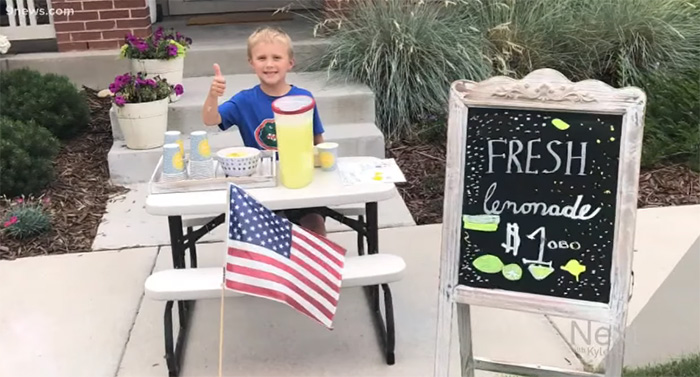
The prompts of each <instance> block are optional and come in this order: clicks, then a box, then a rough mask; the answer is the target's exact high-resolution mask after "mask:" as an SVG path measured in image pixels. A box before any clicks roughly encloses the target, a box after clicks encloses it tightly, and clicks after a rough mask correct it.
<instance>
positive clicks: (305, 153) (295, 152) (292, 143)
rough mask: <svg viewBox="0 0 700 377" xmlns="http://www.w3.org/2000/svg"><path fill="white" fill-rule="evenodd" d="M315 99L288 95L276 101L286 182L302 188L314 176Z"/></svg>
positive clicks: (281, 168)
mask: <svg viewBox="0 0 700 377" xmlns="http://www.w3.org/2000/svg"><path fill="white" fill-rule="evenodd" d="M314 105H315V102H314V99H313V98H311V97H308V96H287V97H282V98H280V99H277V100H275V101H274V102H273V103H272V111H273V112H274V114H275V130H276V131H275V132H276V134H277V153H278V154H279V173H280V179H281V181H282V185H283V186H285V187H287V188H302V187H304V186H306V185H308V184H309V183H311V180H312V179H313V175H314V135H313V119H314Z"/></svg>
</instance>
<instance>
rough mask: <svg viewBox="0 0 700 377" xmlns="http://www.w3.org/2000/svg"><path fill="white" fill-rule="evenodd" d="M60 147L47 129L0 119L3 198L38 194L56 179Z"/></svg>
mask: <svg viewBox="0 0 700 377" xmlns="http://www.w3.org/2000/svg"><path fill="white" fill-rule="evenodd" d="M59 147H60V143H59V141H58V140H57V139H56V138H55V137H54V136H53V135H52V134H51V132H49V131H48V130H47V129H45V128H43V127H41V126H39V125H37V124H35V123H33V122H31V121H30V122H27V123H25V122H20V121H16V120H12V119H9V118H6V117H0V156H2V158H0V194H1V195H7V196H10V197H13V196H20V195H23V194H24V195H31V194H38V193H39V191H41V190H42V189H43V188H45V187H46V186H47V185H48V184H49V183H50V182H51V181H52V180H53V179H54V175H55V172H54V165H53V160H54V158H55V157H56V155H57V153H58V150H59Z"/></svg>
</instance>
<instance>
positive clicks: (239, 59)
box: [0, 39, 328, 90]
mask: <svg viewBox="0 0 700 377" xmlns="http://www.w3.org/2000/svg"><path fill="white" fill-rule="evenodd" d="M327 44H328V42H327V41H325V40H313V39H309V40H300V41H298V42H295V43H294V56H295V60H296V66H295V71H303V70H305V67H307V66H308V64H309V63H310V61H311V59H312V58H313V57H315V56H318V55H319V54H320V53H321V51H322V50H323V49H324V48H325V47H326V46H327ZM246 48H247V47H246V44H245V41H244V40H239V41H234V42H231V41H228V40H227V41H223V40H222V41H219V43H217V44H205V45H201V44H199V45H194V44H193V45H192V48H191V49H190V50H189V52H188V54H187V56H186V57H185V68H184V71H183V76H184V77H197V76H207V75H209V76H210V75H212V74H213V73H212V72H213V68H212V66H213V64H214V63H219V66H220V67H221V71H222V73H224V74H228V75H232V74H244V73H250V72H251V68H250V65H249V64H248V61H247V59H248V58H247V53H246ZM22 67H28V68H31V69H36V70H38V71H39V72H43V73H56V74H59V75H65V76H67V77H68V78H69V79H70V80H71V81H72V82H73V83H75V84H76V85H77V86H78V87H81V86H83V85H85V86H87V87H89V88H92V89H96V90H101V89H105V88H107V87H108V86H109V84H110V83H111V82H112V81H114V77H115V76H117V75H121V74H123V73H126V72H128V71H129V61H128V60H126V59H121V58H119V50H117V49H115V50H90V51H80V52H42V53H31V54H19V55H13V56H7V57H3V58H1V59H0V70H10V69H17V68H22Z"/></svg>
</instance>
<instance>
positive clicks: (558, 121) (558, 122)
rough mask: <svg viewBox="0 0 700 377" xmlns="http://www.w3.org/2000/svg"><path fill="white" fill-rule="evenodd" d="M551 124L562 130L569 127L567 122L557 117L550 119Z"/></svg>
mask: <svg viewBox="0 0 700 377" xmlns="http://www.w3.org/2000/svg"><path fill="white" fill-rule="evenodd" d="M552 125H554V127H556V128H557V129H558V130H562V131H564V130H568V129H569V127H571V126H569V123H566V122H564V121H563V120H561V119H559V118H556V119H552Z"/></svg>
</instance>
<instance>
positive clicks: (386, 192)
mask: <svg viewBox="0 0 700 377" xmlns="http://www.w3.org/2000/svg"><path fill="white" fill-rule="evenodd" d="M339 160H341V161H342V160H355V161H373V160H377V158H375V157H341V158H339ZM245 190H246V191H247V192H248V194H249V195H251V196H252V197H254V198H255V199H256V200H258V201H259V202H260V203H261V204H263V205H264V206H266V207H267V208H269V209H271V210H285V209H296V208H309V207H316V208H319V207H320V208H322V209H323V210H324V212H325V214H326V215H327V216H329V217H332V218H334V219H336V220H338V221H340V222H342V223H343V224H345V225H347V226H349V227H351V228H352V229H354V230H355V231H356V232H357V234H358V236H357V247H358V250H357V251H358V256H357V257H353V256H350V257H346V268H345V273H344V275H343V282H342V286H343V288H346V287H352V286H363V287H365V292H366V293H367V297H368V299H369V304H370V306H371V309H372V311H373V312H374V320H375V325H376V328H377V331H378V332H379V340H380V342H381V343H382V346H383V347H384V352H385V357H386V362H387V363H388V364H390V365H391V364H394V343H395V334H394V315H393V304H392V298H391V291H390V289H389V285H388V284H389V283H390V282H394V281H397V280H399V279H400V278H401V277H402V275H403V272H404V270H405V263H404V262H403V259H401V258H400V257H398V256H395V255H388V254H379V248H378V238H379V237H378V231H379V229H378V213H377V203H378V202H379V201H383V200H387V199H390V198H391V197H392V196H393V195H395V194H396V190H395V185H394V184H393V183H385V182H368V183H358V184H352V185H345V184H344V183H343V181H342V179H341V177H340V174H339V172H338V171H331V172H325V171H322V170H321V169H318V168H317V169H315V171H314V178H313V181H312V182H311V183H310V184H309V185H308V186H306V187H304V188H300V189H289V188H286V187H284V186H282V185H281V184H279V183H278V184H277V186H275V187H264V188H249V189H245ZM353 204H354V205H358V204H360V205H361V204H364V210H363V211H359V212H357V211H355V212H353V211H352V210H351V211H350V212H347V211H345V212H344V211H343V209H342V206H344V205H353ZM227 208H228V203H227V190H225V189H222V190H213V191H193V192H177V193H151V194H149V195H148V197H147V199H146V211H147V212H148V213H149V214H151V215H156V216H167V217H168V224H169V228H170V240H171V249H172V259H173V269H172V270H166V271H159V272H156V273H154V274H153V275H151V276H150V277H149V278H148V279H147V281H146V284H145V287H146V295H147V296H148V297H150V298H152V299H155V300H162V301H167V302H166V306H165V317H164V318H165V350H166V355H165V356H166V361H167V366H168V371H169V375H170V376H177V375H178V374H179V371H180V366H181V360H182V350H183V348H184V343H185V341H186V337H187V332H188V328H189V320H190V315H191V312H192V310H193V308H194V301H195V300H198V299H208V298H217V297H220V295H221V289H222V288H221V268H198V267H197V254H196V242H197V240H199V239H200V238H201V237H202V236H204V235H205V234H206V233H208V232H210V231H211V230H212V229H214V228H216V227H217V226H218V225H220V224H222V223H223V222H224V221H225V212H226V211H227ZM351 215H355V216H357V219H354V218H350V217H349V216H351ZM183 216H210V217H204V218H194V219H187V220H184V221H183ZM212 216H213V217H212ZM365 217H366V221H365ZM196 226H199V228H198V229H194V228H195V227H196ZM184 228H187V232H186V233H185V232H184V231H183V229H184ZM222 241H223V240H222ZM365 242H366V244H367V253H366V254H365V248H364V245H365ZM187 250H189V260H190V263H189V264H190V266H189V268H188V267H187V265H186V264H187V263H186V258H185V253H186V251H187ZM380 286H381V288H382V291H383V293H384V300H383V301H384V315H383V314H382V310H381V309H380V300H379V287H380ZM227 293H228V294H227V296H234V295H235V294H231V293H230V292H227ZM174 302H177V303H178V314H179V323H180V329H179V334H178V339H177V344H173V326H172V307H173V303H174Z"/></svg>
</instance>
